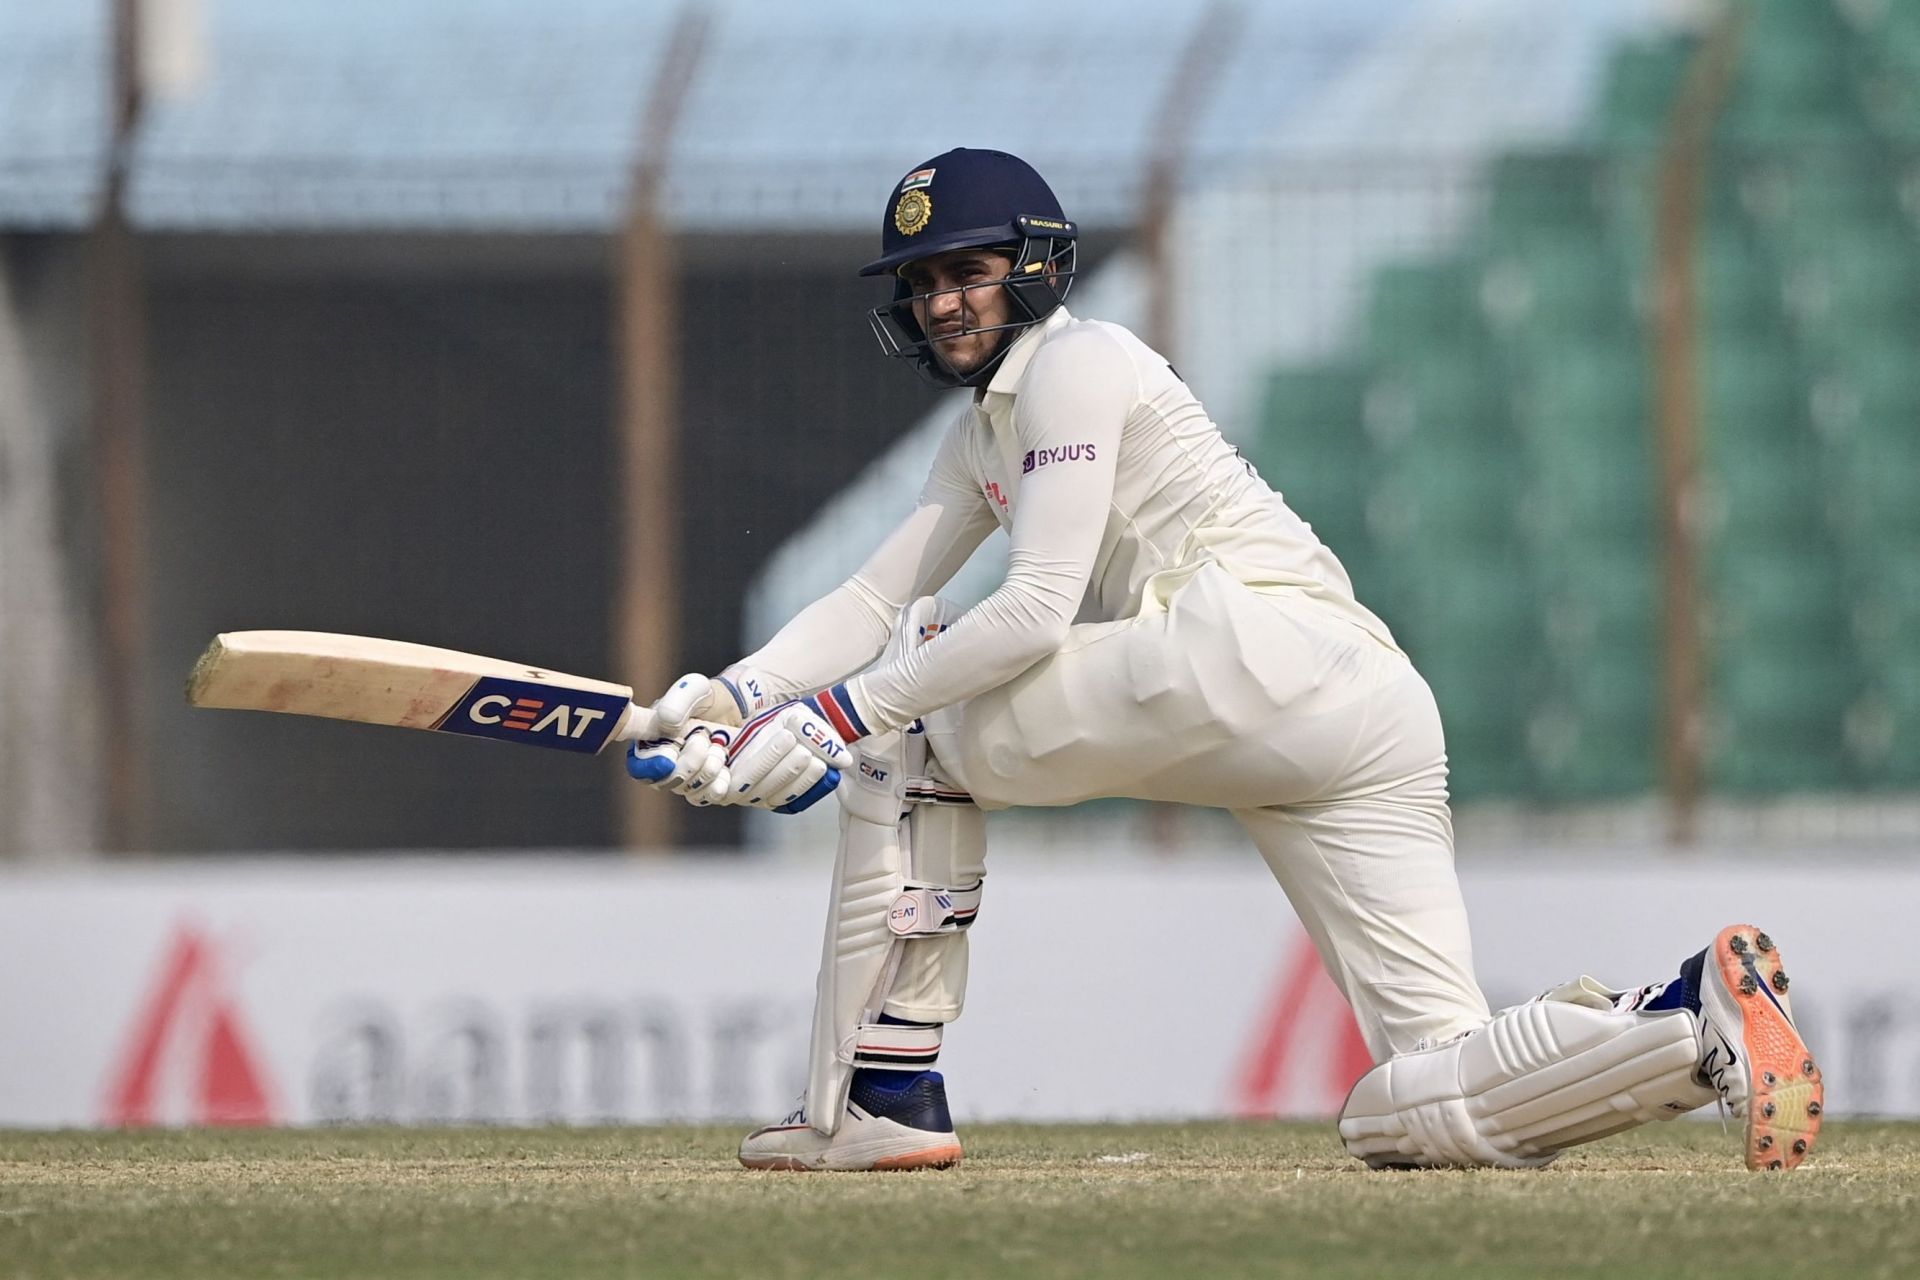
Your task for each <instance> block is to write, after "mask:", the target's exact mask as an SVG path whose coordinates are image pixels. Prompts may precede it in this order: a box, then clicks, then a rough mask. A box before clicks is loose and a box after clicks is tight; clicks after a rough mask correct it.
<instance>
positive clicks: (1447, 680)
mask: <svg viewBox="0 0 1920 1280" xmlns="http://www.w3.org/2000/svg"><path fill="white" fill-rule="evenodd" d="M1409 653H1410V654H1411V655H1412V657H1413V660H1414V664H1415V665H1416V666H1417V667H1419V669H1420V671H1421V673H1422V674H1423V675H1425V676H1426V679H1427V683H1428V684H1430V685H1431V686H1432V687H1433V695H1434V701H1435V702H1436V703H1438V705H1439V707H1440V723H1441V727H1442V729H1443V731H1444V732H1445V734H1446V741H1447V761H1448V774H1449V778H1448V784H1449V787H1450V789H1451V791H1452V795H1453V798H1454V800H1455V801H1456V802H1459V801H1472V800H1480V799H1493V798H1501V797H1511V796H1519V795H1525V794H1526V793H1527V792H1528V790H1529V789H1530V786H1531V781H1532V780H1531V772H1532V770H1531V766H1530V764H1529V762H1528V758H1527V720H1528V716H1529V715H1530V713H1531V709H1532V706H1531V688H1530V681H1529V680H1528V679H1527V677H1526V674H1525V672H1526V668H1525V667H1524V666H1520V665H1516V664H1515V663H1514V662H1512V661H1507V662H1501V661H1489V660H1485V659H1479V660H1475V659H1474V658H1473V655H1465V656H1463V655H1460V654H1457V653H1452V652H1448V651H1446V650H1441V649H1436V648H1435V647H1434V646H1426V647H1425V648H1419V647H1416V648H1413V649H1410V650H1409Z"/></svg>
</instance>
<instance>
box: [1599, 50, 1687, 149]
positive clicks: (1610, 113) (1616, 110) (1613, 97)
mask: <svg viewBox="0 0 1920 1280" xmlns="http://www.w3.org/2000/svg"><path fill="white" fill-rule="evenodd" d="M1698 48H1699V45H1698V42H1697V41H1694V40H1691V39H1685V40H1681V39H1666V40H1644V41H1632V42H1629V43H1626V44H1622V45H1620V46H1619V47H1618V48H1617V49H1615V50H1614V52H1613V56H1612V58H1611V59H1610V60H1609V62H1608V65H1607V75H1606V81H1605V84H1604V86H1603V87H1602V89H1601V93H1600V109H1599V111H1598V113H1597V114H1596V118H1595V121H1594V125H1593V132H1594V135H1595V137H1596V138H1597V139H1598V140H1599V141H1600V142H1601V143H1602V144H1604V145H1608V146H1617V147H1628V148H1644V149H1647V150H1652V149H1654V148H1657V147H1659V146H1660V144H1661V143H1662V142H1664V141H1665V140H1666V137H1667V120H1668V116H1669V115H1670V114H1671V112H1672V110H1673V101H1674V98H1675V97H1676V96H1677V95H1678V94H1679V92H1680V85H1681V82H1682V80H1683V79H1684V78H1685V76H1686V71H1687V67H1688V65H1689V64H1690V63H1691V62H1692V60H1693V55H1694V52H1695V51H1696V50H1697V49H1698Z"/></svg>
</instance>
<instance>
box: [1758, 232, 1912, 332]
mask: <svg viewBox="0 0 1920 1280" xmlns="http://www.w3.org/2000/svg"><path fill="white" fill-rule="evenodd" d="M1783 263H1784V265H1785V271H1784V273H1783V276H1782V282H1783V284H1784V285H1785V294H1784V297H1785V300H1786V306H1787V310H1788V312H1789V314H1791V315H1792V316H1793V317H1794V318H1795V319H1797V320H1798V321H1800V322H1801V323H1803V324H1806V325H1811V326H1827V327H1828V328H1829V329H1830V330H1831V331H1833V333H1834V335H1835V338H1836V339H1837V340H1838V341H1840V342H1844V341H1845V339H1846V337H1847V335H1848V334H1849V333H1852V334H1859V333H1861V332H1865V331H1868V330H1871V329H1873V328H1875V327H1876V326H1889V327H1897V328H1898V329H1901V330H1911V328H1912V326H1913V325H1914V323H1915V320H1916V318H1920V238H1916V237H1915V236H1913V235H1912V234H1911V233H1910V232H1909V231H1907V230H1906V229H1904V228H1894V227H1881V226H1873V227H1848V228H1845V229H1844V230H1836V231H1834V232H1833V233H1831V234H1828V235H1825V236H1814V237H1808V238H1804V239H1800V240H1797V241H1795V242H1794V243H1793V244H1791V245H1790V246H1784V247H1783Z"/></svg>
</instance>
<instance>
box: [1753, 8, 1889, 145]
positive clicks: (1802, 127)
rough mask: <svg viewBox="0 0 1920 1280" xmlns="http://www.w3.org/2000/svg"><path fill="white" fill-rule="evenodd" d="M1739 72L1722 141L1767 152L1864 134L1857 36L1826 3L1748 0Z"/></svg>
mask: <svg viewBox="0 0 1920 1280" xmlns="http://www.w3.org/2000/svg"><path fill="white" fill-rule="evenodd" d="M1741 13H1742V16H1743V18H1744V20H1745V21H1744V29H1743V31H1742V40H1741V45H1740V65H1739V68H1738V70H1737V71H1736V73H1735V77H1734V85H1733V93H1732V96H1731V98H1730V99H1729V101H1728V102H1727V105H1726V109H1725V111H1724V112H1723V114H1722V116H1721V119H1720V121H1719V133H1720V136H1721V137H1723V138H1728V139H1732V140H1737V141H1740V142H1746V143H1754V144H1761V145H1777V144H1778V143H1780V142H1781V141H1782V140H1804V139H1816V138H1833V137H1840V138H1853V137H1858V136H1860V134H1861V133H1862V132H1863V131H1864V120H1865V117H1864V114H1863V112H1862V110H1861V106H1860V103H1859V100H1858V96H1857V94H1856V93H1855V85H1854V78H1853V74H1852V72H1853V65H1852V60H1851V55H1852V52H1853V39H1852V32H1851V30H1850V28H1849V27H1848V26H1847V23H1846V20H1845V19H1844V18H1843V17H1841V15H1840V14H1839V13H1838V11H1837V10H1835V9H1834V7H1833V5H1832V4H1830V3H1826V2H1825V0H1745V2H1744V3H1743V4H1742V5H1741Z"/></svg>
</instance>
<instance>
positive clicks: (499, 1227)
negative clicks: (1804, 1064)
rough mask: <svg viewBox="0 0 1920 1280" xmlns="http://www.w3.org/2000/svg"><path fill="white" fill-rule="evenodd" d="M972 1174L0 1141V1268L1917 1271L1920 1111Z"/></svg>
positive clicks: (678, 1156) (462, 1272)
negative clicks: (1509, 1155) (1570, 1138)
mask: <svg viewBox="0 0 1920 1280" xmlns="http://www.w3.org/2000/svg"><path fill="white" fill-rule="evenodd" d="M962 1136H963V1138H964V1139H965V1140H966V1142H967V1144H968V1150H967V1160H966V1163H965V1164H964V1165H962V1166H961V1167H960V1168H958V1169H955V1170H950V1171H946V1172H940V1173H914V1174H878V1175H874V1174H865V1175H863V1174H771V1173H749V1172H747V1171H745V1170H742V1169H741V1168H739V1167H738V1166H737V1165H736V1164H735V1163H734V1161H733V1154H732V1153H733V1146H734V1143H735V1142H736V1141H737V1140H738V1138H739V1133H738V1132H737V1131H736V1130H733V1129H714V1128H664V1129H601V1130H566V1129H551V1130H495V1129H454V1130H320V1131H273V1132H185V1133H173V1132H165V1133H159V1132H156V1133H0V1276H4V1277H9V1278H11V1277H36V1278H40V1277H53V1276H182V1277H187V1276H191V1277H214V1276H249V1277H251V1276H356V1277H357V1276H407V1277H428V1276H435V1277H438V1276H445V1277H461V1278H462V1280H471V1278H473V1277H487V1276H515V1277H521V1276H565V1277H594V1276H727V1277H733V1276H755V1277H780V1276H831V1277H835V1278H836V1280H846V1278H848V1277H858V1276H869V1275H884V1274H901V1275H912V1276H914V1277H916V1280H921V1278H925V1277H943V1276H1020V1277H1026V1276H1040V1277H1057V1276H1100V1277H1128V1276H1142V1277H1144V1276H1153V1277H1162V1276H1263V1277H1272V1276H1342V1277H1344V1276H1354V1277H1360V1276H1365V1277H1379V1276H1394V1277H1402V1278H1410V1277H1421V1276H1462V1277H1465V1276H1473V1277H1495V1276H1529V1277H1532V1276H1575V1277H1584V1276H1607V1277H1636V1278H1640V1277H1663V1276H1714V1277H1716V1280H1724V1277H1725V1276H1727V1275H1729V1274H1733V1275H1754V1274H1765V1275H1778V1276H1802V1275H1804V1276H1821V1277H1838V1276H1886V1277H1912V1276H1916V1275H1920V1125H1912V1124H1904V1125H1893V1124H1831V1125H1829V1126H1828V1127H1827V1131H1826V1133H1825V1134H1823V1135H1822V1140H1821V1144H1820V1146H1819V1147H1818V1148H1817V1149H1816V1151H1815V1153H1814V1156H1813V1158H1812V1159H1811V1160H1810V1161H1809V1163H1808V1164H1807V1166H1806V1167H1805V1168H1803V1169H1801V1170H1800V1171H1799V1172H1797V1173H1793V1174H1787V1175H1773V1176H1762V1175H1757V1174H1749V1173H1747V1172H1746V1171H1745V1170H1744V1169H1742V1168H1740V1167H1739V1164H1738V1157H1737V1155H1735V1154H1734V1147H1735V1143H1734V1142H1733V1141H1731V1140H1730V1139H1728V1138H1726V1137H1723V1136H1722V1134H1721V1132H1720V1127H1719V1126H1718V1125H1717V1124H1713V1123H1711V1122H1709V1123H1690V1122H1683V1123H1680V1124H1671V1125H1660V1126H1656V1127H1654V1128H1652V1129H1645V1130H1640V1131H1638V1132H1637V1133H1635V1134H1630V1135H1627V1136H1625V1137H1623V1138H1616V1139H1613V1140H1611V1141H1609V1142H1605V1143H1601V1144H1599V1145H1597V1146H1594V1147H1588V1148H1583V1149H1581V1150H1579V1151H1576V1152H1574V1153H1571V1154H1568V1155H1566V1156H1563V1157H1561V1159H1560V1161H1559V1162H1558V1163H1557V1164H1556V1165H1554V1166H1553V1167H1552V1168H1550V1169H1547V1170H1543V1171H1536V1172H1526V1173H1509V1172H1501V1171H1492V1170H1481V1171H1473V1172H1460V1171H1435V1172H1421V1173H1369V1172H1367V1171H1366V1170H1364V1169H1362V1168H1361V1167H1360V1166H1359V1165H1358V1164H1356V1163H1354V1162H1353V1161H1351V1160H1349V1159H1347V1157H1346V1156H1345V1155H1344V1154H1343V1153H1342V1152H1341V1151H1340V1149H1339V1146H1338V1144H1337V1142H1336V1141H1335V1139H1334V1136H1333V1130H1332V1126H1331V1125H1325V1124H1316V1125H1280V1124H1205V1125H1178V1126H1174V1125H1104V1126H1072V1127H1068V1126H1057V1127H1056V1126H1015V1125H982V1126H976V1127H973V1128H970V1129H968V1130H967V1131H966V1132H965V1133H964V1134H963V1135H962Z"/></svg>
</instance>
